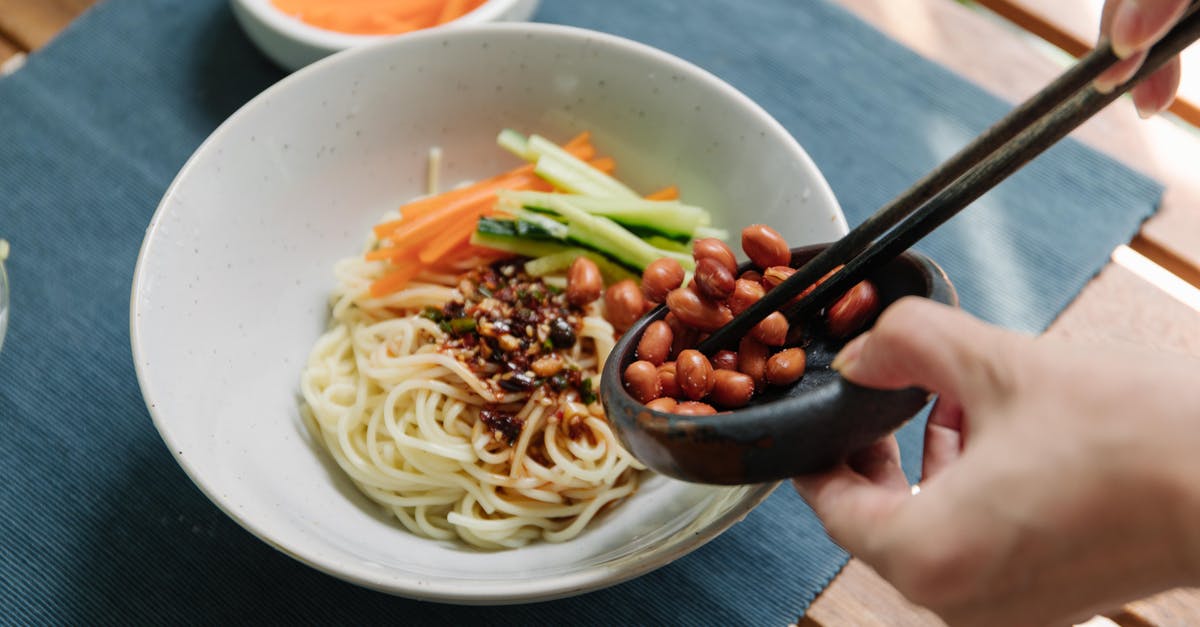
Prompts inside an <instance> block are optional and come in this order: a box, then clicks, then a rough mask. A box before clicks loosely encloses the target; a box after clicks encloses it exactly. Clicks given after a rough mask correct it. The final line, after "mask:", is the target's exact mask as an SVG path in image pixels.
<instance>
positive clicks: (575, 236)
mask: <svg viewBox="0 0 1200 627" xmlns="http://www.w3.org/2000/svg"><path fill="white" fill-rule="evenodd" d="M550 200H551V201H552V202H551V203H549V204H550V205H551V206H550V207H547V209H550V210H552V211H554V212H555V213H557V214H559V215H561V216H562V217H564V218H566V219H567V239H569V240H572V241H575V242H579V243H580V244H583V245H584V246H587V247H588V248H592V249H594V250H597V251H600V252H603V253H604V254H606V255H608V256H610V257H613V258H614V259H616V260H617V261H619V262H621V263H622V264H623V265H626V266H630V267H633V268H637V269H638V270H645V269H646V266H648V265H650V264H651V263H652V262H654V261H655V260H656V259H659V258H661V257H673V258H675V259H678V260H679V263H680V264H681V265H683V267H684V269H685V270H691V269H692V268H694V267H695V261H694V260H693V259H692V257H691V256H690V255H686V254H683V253H677V252H675V251H668V250H662V249H659V248H655V247H654V246H651V245H650V244H648V243H647V242H646V241H645V240H643V239H642V238H640V237H638V236H636V235H634V234H633V233H630V232H629V231H627V230H625V229H624V228H622V227H621V225H619V224H617V223H616V222H613V221H612V220H609V219H608V218H605V217H604V216H594V215H592V214H590V213H588V212H586V211H584V210H582V209H580V208H579V207H576V206H575V205H573V204H572V203H571V202H570V201H568V200H567V199H566V196H565V195H562V194H560V197H559V198H552V199H550Z"/></svg>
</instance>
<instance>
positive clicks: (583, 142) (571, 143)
mask: <svg viewBox="0 0 1200 627" xmlns="http://www.w3.org/2000/svg"><path fill="white" fill-rule="evenodd" d="M591 143H592V132H591V131H583V132H581V133H579V134H578V135H576V136H574V137H572V138H571V139H569V140H567V143H565V144H563V150H566V151H567V152H572V151H573V150H575V149H576V148H579V147H581V146H589V145H591ZM572 154H574V153H573V152H572Z"/></svg>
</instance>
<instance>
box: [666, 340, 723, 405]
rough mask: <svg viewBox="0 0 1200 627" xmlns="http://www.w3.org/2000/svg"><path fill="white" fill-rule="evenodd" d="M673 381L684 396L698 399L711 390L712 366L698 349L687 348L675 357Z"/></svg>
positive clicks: (694, 399) (713, 380)
mask: <svg viewBox="0 0 1200 627" xmlns="http://www.w3.org/2000/svg"><path fill="white" fill-rule="evenodd" d="M675 381H676V382H677V383H678V384H679V389H681V390H683V394H684V396H687V397H688V398H690V399H692V400H693V401H698V400H700V399H702V398H704V397H705V396H708V393H709V392H711V391H712V388H713V383H715V382H716V380H715V379H714V378H713V367H712V364H711V363H709V361H708V358H707V357H705V356H704V353H701V352H700V351H698V350H694V349H688V350H685V351H683V352H682V353H680V354H679V357H678V358H676V359H675Z"/></svg>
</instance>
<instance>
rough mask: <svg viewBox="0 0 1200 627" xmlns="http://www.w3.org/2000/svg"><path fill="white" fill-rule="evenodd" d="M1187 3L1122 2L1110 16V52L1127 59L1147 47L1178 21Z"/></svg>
mask: <svg viewBox="0 0 1200 627" xmlns="http://www.w3.org/2000/svg"><path fill="white" fill-rule="evenodd" d="M1188 5H1189V2H1188V0H1160V1H1158V2H1122V3H1121V4H1120V6H1118V7H1117V9H1116V13H1115V14H1114V15H1113V18H1112V28H1111V45H1112V50H1113V54H1115V55H1116V56H1117V58H1119V59H1127V58H1129V57H1131V56H1133V55H1134V54H1136V53H1138V52H1139V51H1141V50H1144V49H1145V48H1148V47H1149V46H1150V45H1152V44H1153V43H1154V42H1156V41H1158V40H1159V39H1161V38H1162V36H1163V35H1164V34H1165V33H1166V32H1167V31H1168V30H1170V28H1171V26H1172V25H1174V24H1175V22H1177V21H1179V18H1180V16H1182V15H1183V12H1184V11H1185V10H1186V9H1187V7H1188Z"/></svg>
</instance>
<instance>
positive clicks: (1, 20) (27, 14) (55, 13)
mask: <svg viewBox="0 0 1200 627" xmlns="http://www.w3.org/2000/svg"><path fill="white" fill-rule="evenodd" d="M91 4H92V2H91V1H88V0H39V1H38V2H30V1H29V0H0V35H3V36H4V37H5V38H7V39H9V40H10V41H11V42H13V43H15V44H17V45H18V46H19V47H20V48H21V49H23V50H37V49H38V48H41V47H42V46H44V45H46V43H47V42H49V41H50V40H51V39H53V38H54V36H55V35H57V34H58V32H59V31H61V30H62V29H63V28H64V27H66V25H67V24H70V23H71V20H73V19H75V18H76V17H77V16H78V15H79V14H80V13H82V12H83V11H84V10H85V9H87V7H88V6H91Z"/></svg>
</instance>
